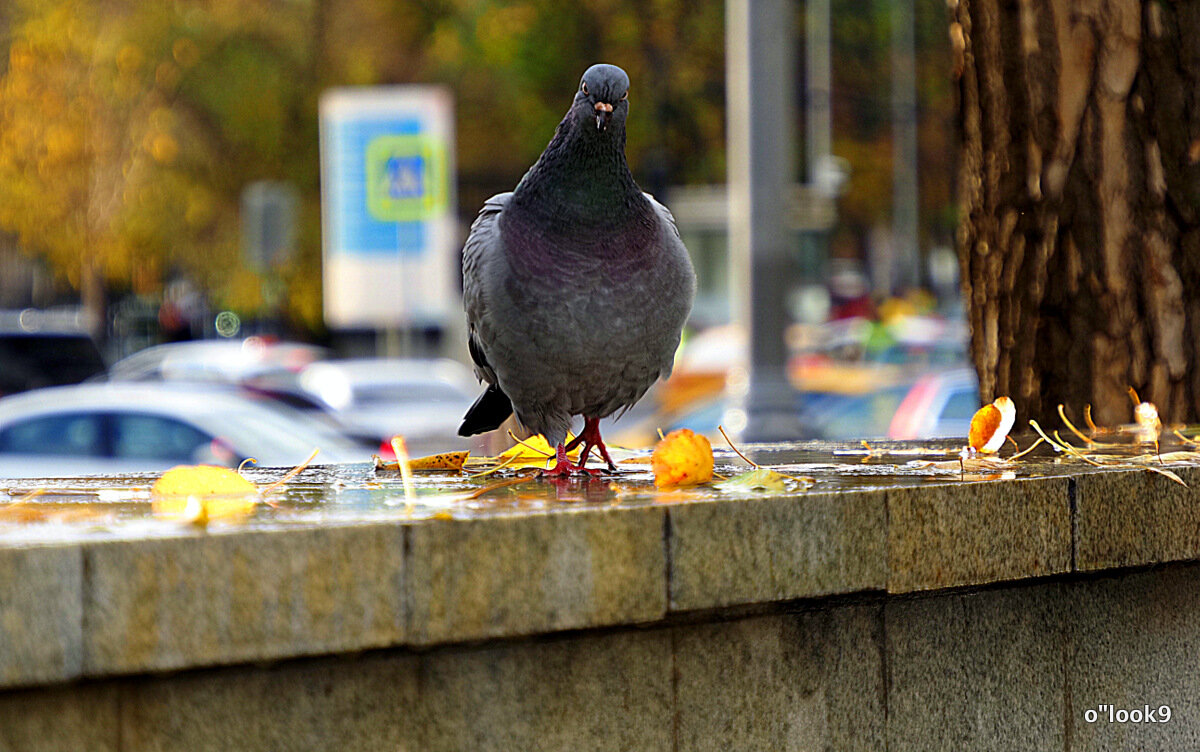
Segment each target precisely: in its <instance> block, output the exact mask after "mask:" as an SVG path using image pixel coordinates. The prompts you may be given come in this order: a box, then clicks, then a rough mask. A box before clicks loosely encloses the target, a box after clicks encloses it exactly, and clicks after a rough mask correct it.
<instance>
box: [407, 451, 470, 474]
mask: <svg viewBox="0 0 1200 752" xmlns="http://www.w3.org/2000/svg"><path fill="white" fill-rule="evenodd" d="M469 454H470V452H467V451H463V452H443V453H442V454H432V455H430V456H428V457H417V458H416V459H414V460H409V462H408V466H409V468H411V469H413V470H462V469H463V463H465V462H466V461H467V455H469Z"/></svg>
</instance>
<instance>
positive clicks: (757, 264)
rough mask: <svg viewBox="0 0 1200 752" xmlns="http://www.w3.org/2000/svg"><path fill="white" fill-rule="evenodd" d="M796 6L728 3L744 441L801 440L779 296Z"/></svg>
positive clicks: (742, 0)
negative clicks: (744, 354)
mask: <svg viewBox="0 0 1200 752" xmlns="http://www.w3.org/2000/svg"><path fill="white" fill-rule="evenodd" d="M792 7H793V6H792V3H791V0H728V2H727V3H726V36H725V39H726V42H725V45H726V82H727V98H726V101H727V108H728V121H729V141H728V161H729V202H730V203H729V241H730V260H731V264H732V267H731V270H730V271H731V274H730V279H731V282H732V285H733V291H732V292H733V295H734V296H735V298H734V312H735V319H736V320H737V321H739V323H741V324H742V327H743V328H744V329H745V331H746V337H747V343H748V346H749V363H748V366H749V374H748V375H749V378H748V380H747V381H748V391H747V393H746V396H745V403H744V404H745V411H746V428H745V430H744V431H743V434H742V437H743V439H745V440H747V441H782V440H788V439H796V438H799V437H800V435H801V427H800V421H799V419H798V417H797V413H798V410H797V408H798V395H797V393H796V391H795V390H794V389H793V388H792V386H791V384H790V382H789V381H788V378H787V347H786V344H785V341H784V330H785V328H786V326H787V322H788V315H787V312H786V310H785V308H784V296H785V294H786V293H787V290H788V288H789V286H790V285H791V284H792V283H793V282H794V279H795V274H794V270H793V269H792V268H791V267H792V264H791V263H790V254H791V251H792V248H793V247H794V245H795V239H794V237H793V233H792V232H791V231H790V230H789V229H788V226H787V224H788V223H787V208H788V204H789V201H790V197H791V195H792V185H793V183H794V182H795V180H794V177H793V174H792V173H793V157H794V149H793V140H794V139H793V122H794V119H793V118H792V112H793V107H794V105H793V99H794V97H795V89H794V87H793V78H794V76H793V65H792V60H793V47H794V39H793V36H794V24H793V17H792Z"/></svg>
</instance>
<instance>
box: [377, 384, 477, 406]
mask: <svg viewBox="0 0 1200 752" xmlns="http://www.w3.org/2000/svg"><path fill="white" fill-rule="evenodd" d="M464 399H465V397H464V395H463V394H462V392H460V391H459V390H457V389H455V388H454V387H452V386H450V385H449V384H446V383H443V382H441V381H412V382H407V383H399V384H363V385H361V386H355V387H354V402H355V403H356V404H358V405H370V404H380V403H384V402H462V401H463V400H464Z"/></svg>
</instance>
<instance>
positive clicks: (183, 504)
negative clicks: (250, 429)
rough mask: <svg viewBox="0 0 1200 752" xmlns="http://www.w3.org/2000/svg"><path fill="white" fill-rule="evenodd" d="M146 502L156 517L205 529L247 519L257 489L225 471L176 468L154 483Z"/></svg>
mask: <svg viewBox="0 0 1200 752" xmlns="http://www.w3.org/2000/svg"><path fill="white" fill-rule="evenodd" d="M150 499H151V502H150V508H151V510H152V511H153V512H154V514H156V515H159V516H162V517H171V518H175V519H180V520H183V521H185V522H192V523H195V524H197V525H205V524H207V523H208V522H209V521H211V520H214V519H224V520H237V519H241V518H244V517H247V516H249V515H250V514H251V513H252V512H253V511H254V507H255V505H256V504H257V503H258V499H259V493H258V487H257V486H255V485H254V484H253V483H251V482H250V481H248V480H246V479H245V478H243V477H242V476H240V475H238V474H237V473H236V472H234V471H233V470H230V469H229V468H227V467H217V466H215V465H180V466H178V467H173V468H171V469H170V470H168V471H167V472H165V473H163V474H162V477H161V478H159V479H158V480H157V481H155V483H154V486H153V487H152V488H151V489H150Z"/></svg>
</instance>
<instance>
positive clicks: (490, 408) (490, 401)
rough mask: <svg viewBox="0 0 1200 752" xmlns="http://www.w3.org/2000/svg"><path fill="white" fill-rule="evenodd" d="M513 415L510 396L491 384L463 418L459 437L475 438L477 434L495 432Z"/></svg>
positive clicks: (459, 428)
mask: <svg viewBox="0 0 1200 752" xmlns="http://www.w3.org/2000/svg"><path fill="white" fill-rule="evenodd" d="M512 413H513V406H512V401H511V400H510V399H509V398H508V395H507V394H505V393H504V392H503V390H501V389H500V387H498V386H496V385H495V384H491V385H490V386H488V388H487V389H485V390H484V392H483V394H481V395H479V399H477V400H475V404H473V405H471V409H469V410H467V414H466V415H464V416H463V421H462V425H460V426H459V427H458V435H459V436H474V435H475V434H477V433H484V432H486V431H495V430H496V429H497V428H499V427H500V426H501V424H503V423H504V421H506V420H508V416H510V415H512Z"/></svg>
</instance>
